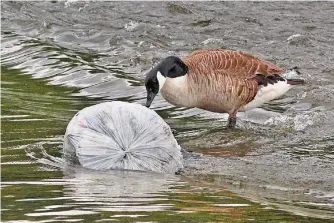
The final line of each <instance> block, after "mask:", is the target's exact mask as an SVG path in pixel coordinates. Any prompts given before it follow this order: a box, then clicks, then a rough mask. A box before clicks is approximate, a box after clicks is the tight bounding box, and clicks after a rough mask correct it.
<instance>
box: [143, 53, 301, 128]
mask: <svg viewBox="0 0 334 223" xmlns="http://www.w3.org/2000/svg"><path fill="white" fill-rule="evenodd" d="M283 71H284V70H283V69H282V68H280V67H278V66H277V65H275V64H273V63H270V62H268V61H265V60H262V59H260V58H258V57H256V56H252V55H249V54H246V53H244V52H239V51H233V50H224V49H202V50H196V51H194V52H192V53H190V54H189V55H188V56H186V57H184V58H182V59H180V58H178V57H175V56H169V57H167V58H165V59H164V60H163V61H161V62H160V63H159V64H158V65H156V66H155V67H153V68H152V69H151V70H150V71H149V72H148V73H147V75H146V79H145V86H146V90H147V101H146V106H147V107H150V105H151V103H152V101H153V99H154V97H155V95H156V94H157V93H158V92H159V91H160V92H161V94H162V96H163V97H164V98H165V99H166V101H168V102H169V103H171V104H173V105H175V106H181V107H196V108H201V109H204V110H208V111H212V112H219V113H223V112H227V113H228V114H229V118H228V127H234V126H235V124H236V114H237V112H238V111H246V110H249V109H252V108H256V107H259V106H261V105H262V104H264V103H266V102H269V101H271V100H273V99H275V98H278V97H280V96H282V95H283V94H285V93H286V92H287V91H288V90H289V89H290V88H291V87H292V85H297V84H303V83H304V80H301V79H285V78H284V77H282V76H280V75H279V74H281V73H283Z"/></svg>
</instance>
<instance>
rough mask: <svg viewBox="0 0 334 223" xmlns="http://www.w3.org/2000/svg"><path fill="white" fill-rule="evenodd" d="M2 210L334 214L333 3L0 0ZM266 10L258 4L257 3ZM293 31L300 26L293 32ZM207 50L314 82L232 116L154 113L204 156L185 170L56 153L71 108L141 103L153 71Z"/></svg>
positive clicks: (188, 216)
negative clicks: (93, 164)
mask: <svg viewBox="0 0 334 223" xmlns="http://www.w3.org/2000/svg"><path fill="white" fill-rule="evenodd" d="M1 10H2V14H1V65H2V69H1V79H2V80H1V85H2V107H1V111H2V113H1V122H2V149H1V164H2V168H1V173H2V174H1V175H2V176H1V177H2V195H1V196H2V204H1V209H2V211H1V215H2V221H4V222H9V221H14V222H15V221H17V222H19V221H23V220H26V221H35V222H36V221H39V222H49V221H59V222H65V221H78V222H82V221H85V222H94V221H96V222H99V221H116V220H119V221H121V222H132V221H136V222H140V221H142V222H143V221H153V222H154V221H156V222H162V221H170V222H176V221H182V220H184V221H194V222H203V221H226V220H227V219H228V220H229V221H236V222H237V221H238V222H248V221H251V220H254V221H256V222H260V221H264V222H267V221H269V220H272V221H287V222H288V221H291V222H296V221H300V222H305V221H307V220H309V221H314V222H320V221H322V220H323V221H324V222H328V221H329V219H333V218H334V211H333V208H334V187H333V185H334V174H333V173H334V128H333V127H334V122H333V120H334V113H333V109H334V90H333V89H334V67H333V63H332V61H333V59H334V58H333V57H334V55H333V52H334V47H333V46H334V41H333V36H334V29H333V28H332V27H333V25H334V23H333V21H334V18H333V15H334V14H333V13H332V12H333V10H334V5H333V4H332V3H331V2H321V3H318V2H305V3H297V2H289V3H287V2H285V3H282V2H275V3H272V2H266V3H256V2H254V3H251V2H215V3H206V2H193V3H182V2H177V3H172V2H150V3H148V2H147V3H144V2H131V3H130V2H129V3H121V2H103V3H99V2H88V1H80V2H79V1H52V2H2V3H1ZM259 12H260V13H259ZM297 34H298V35H297ZM203 47H224V48H229V49H238V50H244V51H247V52H251V53H254V54H256V55H258V56H261V57H263V58H265V59H268V60H270V61H273V62H275V63H277V64H279V65H280V66H282V67H286V68H291V67H294V66H298V67H299V68H300V72H301V77H302V78H304V79H305V80H306V81H307V84H306V85H305V86H302V87H298V88H295V89H292V90H290V91H289V92H288V93H287V94H286V95H285V96H284V97H283V98H280V99H278V100H275V101H273V102H271V103H270V104H267V105H265V106H263V107H261V108H258V109H254V110H252V111H249V112H246V113H240V114H239V116H238V117H239V119H238V123H237V126H238V127H237V128H236V129H235V130H227V129H226V128H225V125H226V120H227V115H226V114H216V113H210V112H206V111H203V110H199V109H185V108H177V107H174V106H171V105H170V104H168V103H167V102H165V101H164V100H163V98H162V97H161V96H159V97H158V98H157V99H156V100H155V101H154V103H153V107H152V108H153V109H155V110H156V111H157V112H158V113H159V115H161V116H162V117H163V118H164V119H165V120H166V121H167V122H168V124H169V125H170V126H171V127H172V128H173V129H174V130H176V132H177V134H176V138H177V139H178V141H179V142H180V143H181V144H182V146H183V147H185V148H187V149H188V150H192V151H196V152H200V153H201V154H203V155H201V156H189V157H187V158H186V159H185V166H186V168H185V170H184V172H183V173H182V174H181V176H162V175H159V174H152V173H138V172H114V171H109V172H108V171H107V172H96V171H89V170H85V169H83V168H80V167H78V166H67V165H65V163H64V162H63V160H62V159H61V147H62V140H63V138H62V137H63V134H64V132H65V128H66V125H67V123H68V121H69V120H70V118H71V117H72V116H73V115H74V114H75V112H76V111H78V110H80V109H82V108H84V107H86V106H89V105H93V104H97V103H100V102H102V101H107V100H122V101H129V102H133V103H141V104H143V103H144V102H145V89H144V86H143V78H144V74H145V71H147V70H148V69H150V68H151V67H152V66H153V65H154V64H155V63H157V62H158V61H159V60H161V59H162V58H164V57H165V56H168V55H177V56H182V55H186V54H187V53H188V52H190V51H192V50H194V49H197V48H203Z"/></svg>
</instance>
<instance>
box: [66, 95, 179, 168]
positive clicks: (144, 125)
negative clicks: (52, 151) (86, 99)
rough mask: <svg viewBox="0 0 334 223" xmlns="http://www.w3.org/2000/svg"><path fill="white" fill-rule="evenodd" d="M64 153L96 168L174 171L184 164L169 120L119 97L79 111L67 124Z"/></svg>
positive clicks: (87, 165)
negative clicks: (118, 99) (117, 99)
mask: <svg viewBox="0 0 334 223" xmlns="http://www.w3.org/2000/svg"><path fill="white" fill-rule="evenodd" d="M64 154H65V157H71V156H72V157H73V156H76V157H77V158H78V160H79V162H80V164H81V165H82V166H84V167H86V168H90V169H94V170H107V169H122V170H142V171H154V172H162V173H175V172H176V171H178V170H179V169H181V168H183V163H182V154H181V147H180V146H179V145H178V143H177V141H176V140H175V138H174V136H173V134H172V131H171V129H170V127H169V126H168V124H167V123H166V122H165V121H164V120H163V119H162V118H161V117H160V116H159V115H157V114H156V113H155V112H154V111H153V110H151V109H148V108H146V107H144V106H142V105H139V104H132V103H126V102H119V101H114V102H105V103H101V104H97V105H94V106H91V107H87V108H84V109H82V110H81V111H79V112H78V113H77V114H76V115H75V116H74V117H73V118H72V120H71V121H70V123H69V124H68V126H67V129H66V133H65V140H64Z"/></svg>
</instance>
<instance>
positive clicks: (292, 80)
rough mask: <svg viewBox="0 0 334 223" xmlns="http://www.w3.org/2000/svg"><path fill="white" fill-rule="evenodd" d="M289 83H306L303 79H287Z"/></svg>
mask: <svg viewBox="0 0 334 223" xmlns="http://www.w3.org/2000/svg"><path fill="white" fill-rule="evenodd" d="M287 83H288V84H290V85H301V84H305V81H304V80H303V79H287Z"/></svg>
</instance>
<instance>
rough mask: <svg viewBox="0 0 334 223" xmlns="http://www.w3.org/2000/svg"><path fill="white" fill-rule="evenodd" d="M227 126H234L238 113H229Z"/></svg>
mask: <svg viewBox="0 0 334 223" xmlns="http://www.w3.org/2000/svg"><path fill="white" fill-rule="evenodd" d="M227 121H228V123H227V128H234V127H235V125H236V124H237V113H232V114H229V116H228V120H227Z"/></svg>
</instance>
